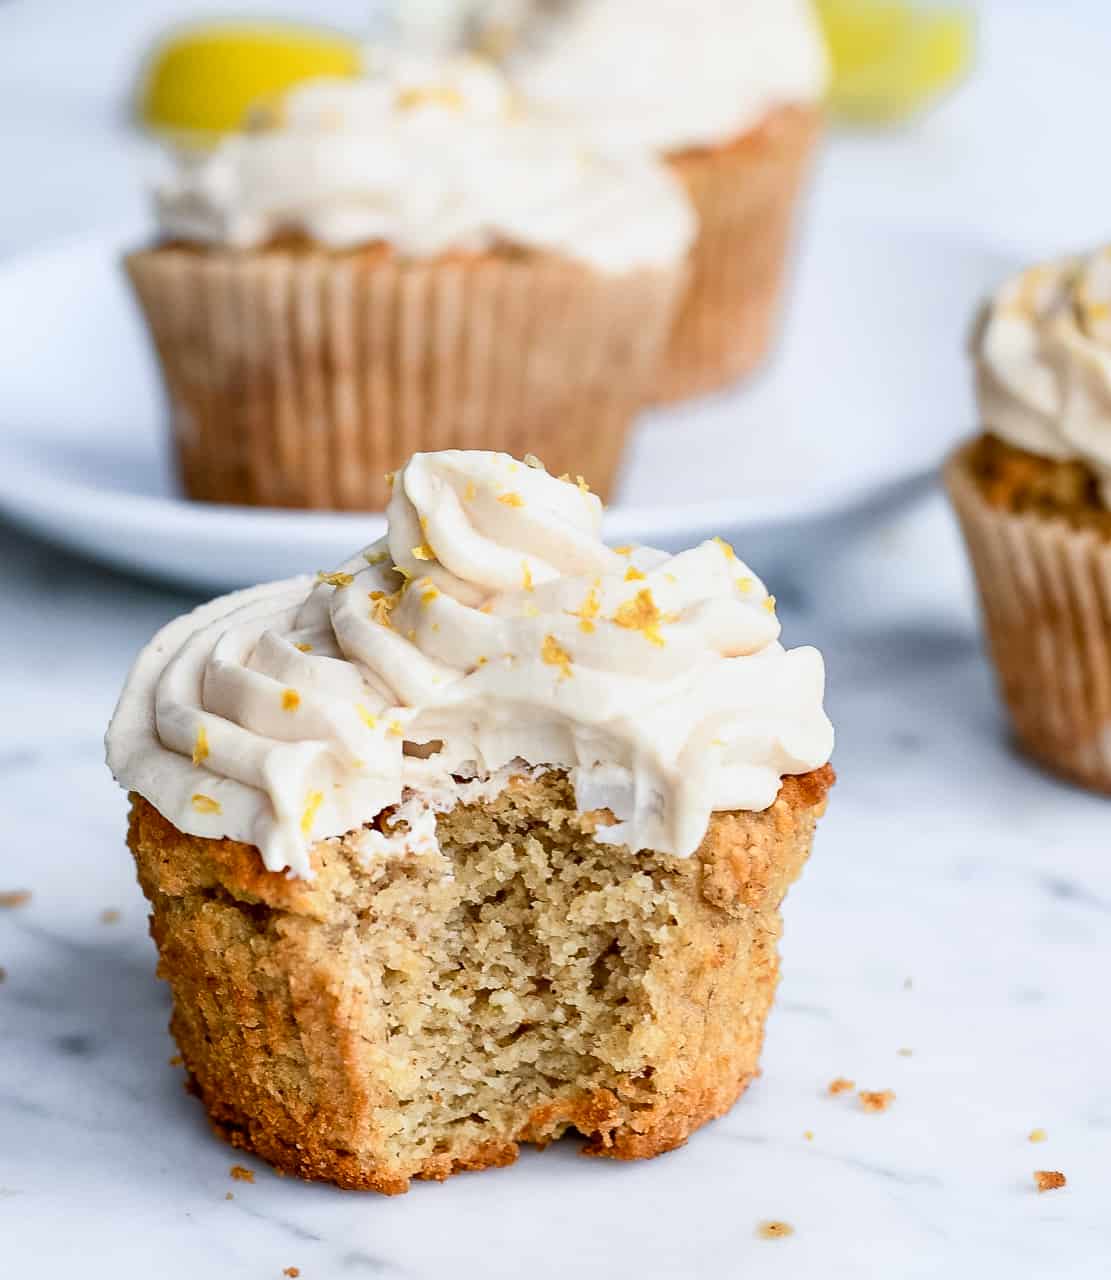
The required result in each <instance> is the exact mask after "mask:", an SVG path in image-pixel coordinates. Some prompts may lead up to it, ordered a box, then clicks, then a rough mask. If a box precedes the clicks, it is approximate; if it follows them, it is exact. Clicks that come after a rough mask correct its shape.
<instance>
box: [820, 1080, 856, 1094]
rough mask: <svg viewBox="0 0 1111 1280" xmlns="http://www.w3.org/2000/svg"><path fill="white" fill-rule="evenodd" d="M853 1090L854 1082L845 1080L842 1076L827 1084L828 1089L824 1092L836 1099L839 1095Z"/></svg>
mask: <svg viewBox="0 0 1111 1280" xmlns="http://www.w3.org/2000/svg"><path fill="white" fill-rule="evenodd" d="M855 1088H856V1081H855V1080H846V1078H845V1077H844V1076H838V1077H837V1079H836V1080H831V1081H830V1082H829V1088H828V1089H827V1090H826V1092H827V1093H828V1094H829V1096H830V1097H831V1098H836V1097H837V1095H838V1094H839V1093H849V1092H851V1091H852V1090H853V1089H855Z"/></svg>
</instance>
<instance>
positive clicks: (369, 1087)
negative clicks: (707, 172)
mask: <svg viewBox="0 0 1111 1280" xmlns="http://www.w3.org/2000/svg"><path fill="white" fill-rule="evenodd" d="M601 514H602V506H601V503H600V502H599V500H598V499H597V498H596V497H595V496H594V495H593V494H590V493H587V492H586V491H585V490H583V489H582V488H581V487H580V486H578V485H577V484H575V483H573V482H570V483H569V482H566V481H562V480H557V479H556V478H554V477H553V476H551V475H549V474H547V473H546V472H545V471H544V470H543V469H542V468H540V467H539V465H538V464H537V465H526V464H522V463H519V462H516V461H514V460H513V459H511V458H509V457H507V456H505V455H503V454H495V453H482V452H443V453H435V454H418V455H416V456H415V457H414V458H413V459H412V460H411V461H410V462H409V464H408V465H407V466H406V467H405V468H404V469H403V470H402V471H401V472H400V473H399V474H398V476H397V478H396V482H395V485H394V491H393V497H392V499H391V501H390V505H389V511H388V517H389V531H388V534H387V536H386V537H385V538H384V539H383V540H382V541H381V542H378V543H376V544H374V545H373V546H370V547H368V548H367V549H366V550H365V551H363V552H361V553H359V554H358V555H356V556H354V557H353V558H352V559H351V560H349V561H348V562H346V563H345V564H342V565H340V566H339V567H338V568H337V569H335V570H334V571H331V572H327V573H320V574H318V575H317V577H316V578H315V579H313V578H311V577H304V578H299V579H295V580H292V581H288V582H280V583H274V584H270V585H268V586H262V587H257V588H255V589H253V590H248V591H243V592H239V593H237V594H235V595H231V596H227V597H224V598H223V599H220V600H216V601H214V602H213V603H211V604H208V605H205V606H204V607H202V608H200V609H198V610H197V611H196V612H194V613H191V614H189V615H187V616H186V617H183V618H180V619H178V620H177V621H176V622H172V623H170V625H169V626H167V627H166V628H165V629H164V630H163V631H162V632H160V633H159V635H157V636H156V637H155V639H154V640H153V641H152V642H151V644H150V645H149V646H148V647H147V648H146V649H145V650H144V651H143V653H142V654H141V655H140V657H139V658H138V660H137V662H136V664H135V667H134V669H133V671H132V673H131V675H130V677H129V679H128V681H127V685H126V687H125V689H124V692H123V695H122V697H121V699H120V702H119V706H118V708H117V710H116V714H115V717H114V719H113V721H112V724H111V727H110V729H109V731H108V738H107V745H108V760H109V764H110V766H111V768H112V770H113V772H114V774H115V776H116V778H117V779H118V780H119V782H120V783H121V785H122V786H123V787H124V788H126V789H127V790H128V791H129V792H130V793H131V806H132V807H131V821H130V829H129V844H130V847H131V850H132V852H133V853H134V856H135V860H136V862H137V865H138V873H139V880H140V883H141V885H142V887H143V890H144V892H145V893H146V895H147V896H148V898H149V899H150V902H151V906H152V923H151V932H152V934H153V936H154V939H155V941H156V943H157V945H158V949H159V953H160V963H159V973H160V974H161V976H162V977H163V978H165V979H166V981H167V982H168V983H169V984H170V987H171V990H172V992H173V1019H172V1023H171V1028H172V1031H173V1034H174V1035H175V1037H176V1039H177V1042H178V1045H179V1047H180V1050H181V1054H182V1057H183V1059H184V1061H185V1064H186V1066H187V1068H188V1070H189V1073H190V1075H191V1077H192V1080H193V1083H194V1085H195V1089H196V1092H197V1093H198V1094H199V1095H200V1097H201V1098H202V1100H203V1102H204V1104H205V1106H206V1108H207V1110H208V1114H209V1116H210V1118H211V1120H212V1123H213V1125H214V1126H215V1127H216V1129H217V1130H218V1131H219V1132H220V1133H222V1134H223V1135H224V1136H226V1137H227V1138H229V1139H230V1140H231V1141H232V1142H233V1143H235V1144H236V1145H237V1146H241V1147H244V1148H246V1149H248V1150H251V1151H254V1152H256V1153H257V1154H259V1155H260V1156H263V1157H264V1158H265V1159H267V1160H269V1161H271V1162H272V1163H273V1164H274V1165H276V1166H277V1167H278V1168H279V1169H281V1170H284V1171H288V1172H291V1173H296V1174H299V1175H301V1176H302V1177H306V1178H316V1179H322V1180H325V1181H330V1182H335V1183H337V1184H339V1185H341V1186H344V1187H356V1188H369V1189H373V1190H377V1191H383V1192H387V1193H395V1192H400V1191H404V1190H406V1189H407V1187H408V1185H409V1181H410V1179H412V1178H433V1179H443V1178H445V1177H447V1176H448V1175H449V1174H451V1173H453V1172H456V1171H458V1170H464V1169H482V1168H486V1167H490V1166H495V1165H503V1164H508V1163H510V1162H511V1161H512V1160H513V1159H515V1157H516V1155H517V1151H518V1147H519V1145H520V1144H521V1143H535V1144H537V1145H539V1146H543V1145H545V1144H547V1143H548V1142H551V1141H553V1140H555V1139H556V1138H558V1137H560V1136H561V1135H562V1134H564V1133H565V1132H567V1131H568V1130H576V1131H577V1132H578V1133H580V1134H581V1135H583V1137H584V1138H585V1140H586V1148H585V1150H586V1151H587V1153H589V1154H592V1155H600V1156H611V1157H614V1158H617V1159H635V1158H640V1157H644V1156H651V1155H655V1154H657V1153H659V1152H663V1151H667V1150H670V1149H671V1148H673V1147H676V1146H679V1145H680V1144H682V1143H683V1142H684V1141H685V1140H686V1138H687V1137H688V1135H690V1134H691V1133H692V1132H693V1131H694V1130H695V1129H697V1128H698V1127H699V1126H700V1125H702V1124H704V1123H705V1122H706V1121H708V1120H710V1119H711V1118H713V1117H715V1116H718V1115H721V1114H722V1113H723V1112H725V1111H727V1110H728V1109H729V1107H731V1106H732V1104H733V1103H734V1101H735V1100H736V1099H737V1097H738V1096H739V1095H740V1094H741V1093H742V1092H743V1090H744V1089H745V1087H746V1085H747V1084H748V1083H749V1081H750V1080H751V1079H752V1078H753V1076H754V1075H755V1074H756V1072H757V1069H758V1063H759V1057H760V1049H761V1043H762V1040H763V1034H764V1023H765V1019H766V1017H767V1014H768V1010H769V1007H770V1005H771V1002H772V998H773V995H774V992H775V987H776V982H777V974H778V958H777V951H776V944H777V940H778V937H779V934H780V928H781V921H780V904H781V901H782V899H783V896H784V894H785V892H786V890H787V888H788V886H789V885H790V883H791V882H792V881H793V880H794V878H795V877H796V876H797V875H798V874H799V871H800V870H801V868H802V865H803V863H804V862H805V860H806V858H807V855H808V853H809V850H810V844H811V839H812V836H813V833H814V827H815V823H816V821H817V819H818V818H819V817H820V815H821V814H822V812H823V810H824V808H825V803H826V793H827V791H828V789H829V786H830V784H831V783H832V781H833V774H832V771H831V770H830V768H829V766H828V764H827V761H828V759H829V755H830V751H831V748H832V729H831V727H830V724H829V721H828V720H827V718H826V716H825V714H824V712H823V710H822V699H823V666H822V659H821V656H820V655H819V654H818V653H817V652H816V651H815V650H814V649H807V648H803V649H784V648H783V647H782V646H781V644H780V643H779V638H778V637H779V623H778V620H777V618H776V615H775V601H774V599H773V598H772V597H771V596H769V595H768V594H767V592H766V591H765V589H764V587H763V586H762V585H761V583H760V582H759V581H758V580H757V578H756V577H755V575H754V574H753V573H752V572H751V571H750V570H749V569H748V568H746V566H745V565H744V564H742V563H741V562H740V561H739V560H738V559H737V558H736V557H735V555H734V554H733V552H732V550H731V549H730V548H729V547H728V545H727V544H725V543H723V542H721V541H720V540H714V541H711V542H706V543H703V544H702V545H701V546H699V547H696V548H694V549H693V550H690V551H686V552H684V553H683V554H681V555H676V556H669V555H665V554H664V553H662V552H659V551H654V550H651V549H649V548H647V547H632V546H626V547H619V548H610V547H607V546H606V545H605V544H604V543H603V542H602V541H601V539H600V537H599V528H600V520H601Z"/></svg>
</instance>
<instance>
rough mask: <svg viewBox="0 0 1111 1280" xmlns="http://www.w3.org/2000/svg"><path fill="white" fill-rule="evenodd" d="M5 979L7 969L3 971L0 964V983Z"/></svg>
mask: <svg viewBox="0 0 1111 1280" xmlns="http://www.w3.org/2000/svg"><path fill="white" fill-rule="evenodd" d="M7 977H8V971H7V969H5V968H4V966H3V965H2V964H0V982H5V981H6V980H7Z"/></svg>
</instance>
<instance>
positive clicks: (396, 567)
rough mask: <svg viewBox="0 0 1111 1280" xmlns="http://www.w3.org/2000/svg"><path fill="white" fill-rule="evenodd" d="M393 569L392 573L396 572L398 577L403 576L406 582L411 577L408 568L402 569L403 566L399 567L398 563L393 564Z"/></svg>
mask: <svg viewBox="0 0 1111 1280" xmlns="http://www.w3.org/2000/svg"><path fill="white" fill-rule="evenodd" d="M393 571H394V573H396V574H397V575H398V576H399V577H402V578H404V579H405V581H406V582H409V581H410V580H411V579H412V576H413V575H412V574H411V573H410V572H409V570H408V569H403V568H402V567H401V565H399V564H395V565H394V566H393Z"/></svg>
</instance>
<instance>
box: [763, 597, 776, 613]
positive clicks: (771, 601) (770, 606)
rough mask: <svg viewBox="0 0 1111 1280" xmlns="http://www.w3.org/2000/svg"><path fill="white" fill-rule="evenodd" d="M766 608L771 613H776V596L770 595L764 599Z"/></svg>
mask: <svg viewBox="0 0 1111 1280" xmlns="http://www.w3.org/2000/svg"><path fill="white" fill-rule="evenodd" d="M764 608H765V609H766V610H767V611H768V612H769V613H775V596H768V598H767V599H766V600H765V601H764Z"/></svg>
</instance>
